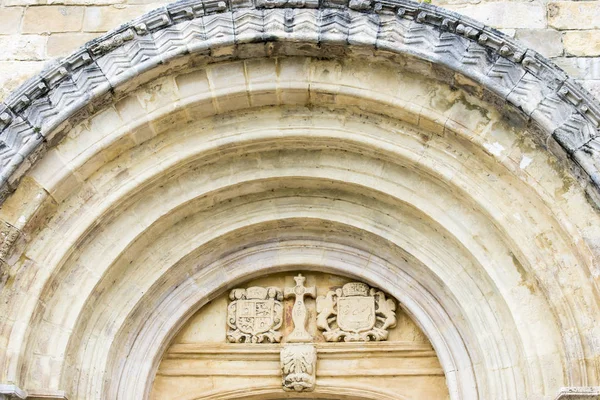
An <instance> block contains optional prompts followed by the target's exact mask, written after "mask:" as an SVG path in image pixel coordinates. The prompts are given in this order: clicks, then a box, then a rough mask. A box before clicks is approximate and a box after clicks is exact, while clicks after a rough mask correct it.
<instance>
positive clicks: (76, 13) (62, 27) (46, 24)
mask: <svg viewBox="0 0 600 400" xmlns="http://www.w3.org/2000/svg"><path fill="white" fill-rule="evenodd" d="M83 12H84V8H83V7H63V6H40V7H29V8H27V10H25V16H24V17H23V28H22V32H23V33H50V32H77V31H79V30H80V29H81V26H82V23H83Z"/></svg>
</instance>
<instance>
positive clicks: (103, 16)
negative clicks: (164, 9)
mask: <svg viewBox="0 0 600 400" xmlns="http://www.w3.org/2000/svg"><path fill="white" fill-rule="evenodd" d="M159 5H160V4H157V3H152V4H147V5H133V6H107V7H87V8H86V9H85V18H84V20H83V30H84V31H85V32H106V31H109V30H111V29H113V28H114V27H117V26H119V25H121V24H123V23H125V22H127V21H129V20H131V19H133V18H135V17H139V16H140V15H142V14H144V13H146V12H148V11H151V10H153V9H155V8H157V7H158V6H159Z"/></svg>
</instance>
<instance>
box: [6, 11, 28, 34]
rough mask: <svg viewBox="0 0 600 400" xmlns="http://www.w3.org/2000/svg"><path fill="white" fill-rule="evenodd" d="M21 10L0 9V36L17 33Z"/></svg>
mask: <svg viewBox="0 0 600 400" xmlns="http://www.w3.org/2000/svg"><path fill="white" fill-rule="evenodd" d="M22 16H23V8H21V7H10V8H0V21H1V23H0V35H9V34H13V33H18V32H19V25H20V23H21V17H22Z"/></svg>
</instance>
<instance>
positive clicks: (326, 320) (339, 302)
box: [317, 282, 396, 342]
mask: <svg viewBox="0 0 600 400" xmlns="http://www.w3.org/2000/svg"><path fill="white" fill-rule="evenodd" d="M317 313H318V314H317V327H318V328H319V329H321V330H322V331H323V336H324V337H325V340H327V341H328V342H339V341H341V340H344V341H346V342H357V341H364V342H367V341H371V340H373V341H380V340H386V339H387V338H388V331H387V330H388V328H393V327H395V326H396V304H395V303H394V300H392V299H387V298H386V297H385V294H384V293H383V292H382V291H380V290H377V289H374V288H370V287H369V286H368V285H366V284H364V283H361V282H350V283H347V284H345V285H344V286H342V288H340V289H337V290H335V291H330V292H329V293H327V295H326V296H319V297H318V298H317Z"/></svg>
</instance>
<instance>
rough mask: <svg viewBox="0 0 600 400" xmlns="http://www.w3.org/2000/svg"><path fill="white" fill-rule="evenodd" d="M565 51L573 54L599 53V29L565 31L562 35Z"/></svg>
mask: <svg viewBox="0 0 600 400" xmlns="http://www.w3.org/2000/svg"><path fill="white" fill-rule="evenodd" d="M563 43H564V45H565V53H566V54H567V55H573V56H584V57H589V56H598V55H600V30H597V31H567V32H565V33H564V36H563Z"/></svg>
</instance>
